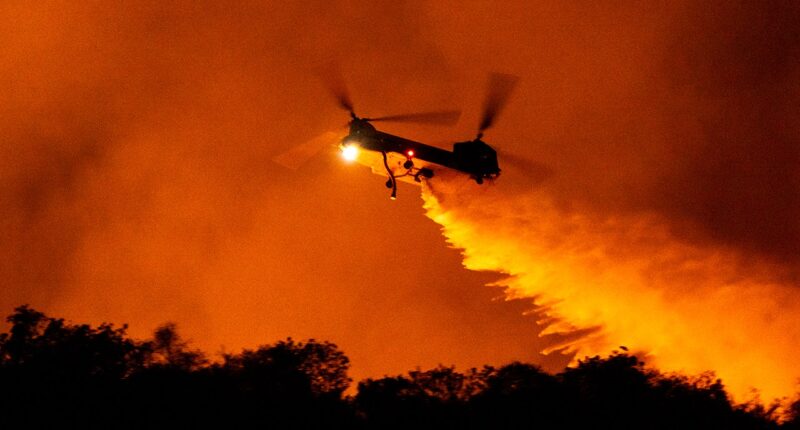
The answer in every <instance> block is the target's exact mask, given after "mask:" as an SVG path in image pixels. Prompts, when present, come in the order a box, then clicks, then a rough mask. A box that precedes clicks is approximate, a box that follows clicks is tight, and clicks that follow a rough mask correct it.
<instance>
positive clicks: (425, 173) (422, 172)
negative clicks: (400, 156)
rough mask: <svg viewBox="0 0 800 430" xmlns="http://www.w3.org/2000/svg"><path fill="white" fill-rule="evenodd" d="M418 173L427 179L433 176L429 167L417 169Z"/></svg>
mask: <svg viewBox="0 0 800 430" xmlns="http://www.w3.org/2000/svg"><path fill="white" fill-rule="evenodd" d="M419 174H420V175H422V176H424V177H425V178H427V179H430V178H432V177H433V170H431V169H419Z"/></svg>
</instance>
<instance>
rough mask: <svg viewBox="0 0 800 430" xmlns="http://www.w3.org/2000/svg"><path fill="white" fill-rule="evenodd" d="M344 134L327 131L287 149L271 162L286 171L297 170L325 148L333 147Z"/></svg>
mask: <svg viewBox="0 0 800 430" xmlns="http://www.w3.org/2000/svg"><path fill="white" fill-rule="evenodd" d="M342 136H344V133H335V132H332V131H327V132H325V133H322V134H320V135H319V136H316V137H314V138H313V139H311V140H309V141H308V142H306V143H301V144H300V145H297V146H294V147H292V148H289V150H288V151H286V152H282V153H280V154H278V155H276V156H275V157H273V158H272V161H274V162H276V163H278V164H280V165H281V166H283V167H286V168H288V169H292V170H297V169H298V168H299V167H300V166H302V165H303V164H305V163H306V162H308V160H310V159H311V158H312V157H313V156H315V155H317V154H318V153H319V152H320V151H322V150H323V149H324V148H325V147H326V146H329V145H330V146H334V145H336V144H337V143H338V142H339V140H341V138H342Z"/></svg>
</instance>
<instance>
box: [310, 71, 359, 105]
mask: <svg viewBox="0 0 800 430" xmlns="http://www.w3.org/2000/svg"><path fill="white" fill-rule="evenodd" d="M317 76H319V78H320V80H322V83H323V84H324V85H325V88H327V89H328V91H330V93H331V95H332V96H333V97H334V98H335V99H336V102H337V103H338V104H339V107H341V108H342V109H344V110H346V111H348V112H350V113H352V112H353V102H352V99H351V98H350V93H349V92H348V91H347V85H346V84H345V81H344V77H343V76H342V70H341V68H340V67H339V64H338V63H336V62H333V61H332V62H330V63H328V64H326V65H325V66H323V67H319V68H318V69H317Z"/></svg>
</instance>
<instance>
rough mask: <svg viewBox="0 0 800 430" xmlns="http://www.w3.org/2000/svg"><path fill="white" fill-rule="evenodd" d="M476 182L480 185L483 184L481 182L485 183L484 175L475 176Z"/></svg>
mask: <svg viewBox="0 0 800 430" xmlns="http://www.w3.org/2000/svg"><path fill="white" fill-rule="evenodd" d="M475 182H476V183H477V184H478V185H481V184H483V177H482V176H476V177H475Z"/></svg>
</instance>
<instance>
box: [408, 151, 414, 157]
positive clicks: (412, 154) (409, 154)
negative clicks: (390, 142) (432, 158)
mask: <svg viewBox="0 0 800 430" xmlns="http://www.w3.org/2000/svg"><path fill="white" fill-rule="evenodd" d="M406 154H408V158H412V157H413V156H414V150H413V149H409V150H408V152H406Z"/></svg>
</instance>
